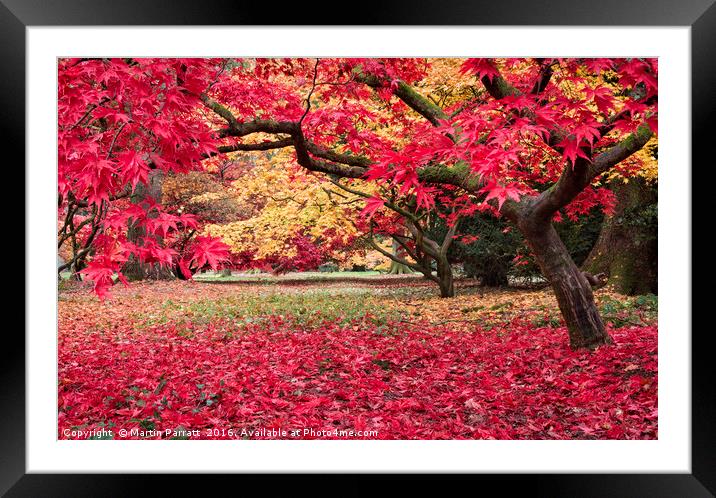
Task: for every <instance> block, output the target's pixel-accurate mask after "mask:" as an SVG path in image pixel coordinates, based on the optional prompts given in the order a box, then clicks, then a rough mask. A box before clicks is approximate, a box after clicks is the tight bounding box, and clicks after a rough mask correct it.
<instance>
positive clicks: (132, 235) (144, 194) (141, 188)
mask: <svg viewBox="0 0 716 498" xmlns="http://www.w3.org/2000/svg"><path fill="white" fill-rule="evenodd" d="M163 183H164V172H163V171H161V170H154V171H152V172H150V174H149V179H148V184H144V183H139V184H137V188H136V189H135V191H134V194H133V195H132V197H131V200H132V202H133V203H134V204H142V203H144V202H145V201H146V200H147V198H150V197H151V198H153V199H156V200H157V201H159V200H161V196H162V185H163ZM150 216H151V215H150ZM143 236H144V229H143V228H142V227H139V226H137V224H136V223H134V222H133V223H132V225H130V226H129V227H128V228H127V239H128V240H129V241H130V242H137V241H138V240H139V239H141V238H142V237H143ZM122 273H123V274H124V276H125V277H126V278H127V279H128V280H130V281H135V280H144V279H146V278H154V279H157V280H168V279H171V278H174V274H173V273H172V271H171V269H170V268H165V267H160V265H158V264H147V263H142V262H141V261H139V260H138V259H137V258H136V257H135V256H134V255H131V256H130V257H129V260H128V261H127V262H126V263H125V264H124V266H123V267H122Z"/></svg>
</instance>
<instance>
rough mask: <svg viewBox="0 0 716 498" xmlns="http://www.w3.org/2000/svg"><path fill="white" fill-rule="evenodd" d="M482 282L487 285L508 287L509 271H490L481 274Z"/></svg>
mask: <svg viewBox="0 0 716 498" xmlns="http://www.w3.org/2000/svg"><path fill="white" fill-rule="evenodd" d="M480 283H481V284H482V285H484V286H486V287H507V285H508V283H509V282H508V281H507V273H505V272H502V271H490V272H485V273H483V274H482V275H481V278H480Z"/></svg>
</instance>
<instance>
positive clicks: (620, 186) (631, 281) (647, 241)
mask: <svg viewBox="0 0 716 498" xmlns="http://www.w3.org/2000/svg"><path fill="white" fill-rule="evenodd" d="M612 190H613V191H614V193H615V194H616V197H617V205H616V209H615V212H614V215H612V216H609V217H607V218H605V219H604V223H603V224H602V229H601V232H600V234H599V238H598V239H597V242H596V244H595V245H594V248H593V249H592V251H591V252H590V254H589V256H588V257H587V259H586V261H585V262H584V264H583V265H582V269H583V270H584V271H587V272H589V273H592V274H598V273H604V274H606V275H607V277H608V283H609V284H610V285H613V286H614V289H615V290H616V291H618V292H620V293H622V294H627V295H635V294H648V293H656V292H657V291H658V289H657V237H656V231H657V222H656V205H657V204H656V202H657V192H656V187H653V186H650V185H648V184H647V183H646V182H645V181H644V180H643V179H642V178H632V179H630V180H629V182H628V183H624V182H621V181H618V182H616V183H615V184H613V185H612Z"/></svg>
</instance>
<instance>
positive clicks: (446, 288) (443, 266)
mask: <svg viewBox="0 0 716 498" xmlns="http://www.w3.org/2000/svg"><path fill="white" fill-rule="evenodd" d="M437 263H438V286H439V287H440V297H455V283H454V279H453V275H452V266H450V263H449V262H448V260H447V257H446V258H444V259H442V260H438V262H437Z"/></svg>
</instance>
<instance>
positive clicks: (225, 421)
mask: <svg viewBox="0 0 716 498" xmlns="http://www.w3.org/2000/svg"><path fill="white" fill-rule="evenodd" d="M327 275H330V274H327ZM344 277H346V278H333V277H327V278H323V277H322V276H321V275H320V274H319V275H318V276H317V277H316V278H306V277H305V276H303V277H299V278H290V277H284V278H276V279H263V280H262V281H258V282H257V281H242V280H241V279H240V278H238V279H231V278H230V279H228V281H219V279H215V280H216V281H213V282H212V281H211V279H205V280H204V281H191V282H182V281H158V282H138V283H133V284H132V285H131V286H129V287H124V286H121V285H117V286H115V287H114V288H113V290H112V291H113V292H112V297H111V299H108V300H106V301H104V302H100V301H99V300H98V299H97V297H96V296H94V295H93V294H92V293H90V292H88V291H87V289H86V287H85V286H83V285H72V284H67V283H65V284H64V285H63V286H62V290H61V291H60V292H59V303H58V307H59V332H58V351H59V358H58V386H59V387H58V389H59V393H58V394H59V395H58V409H59V437H60V438H63V439H75V438H87V437H99V438H104V437H108V436H107V433H106V432H105V433H98V432H96V431H98V430H99V429H104V430H108V431H111V432H110V436H109V437H112V438H130V439H145V438H175V439H176V438H180V439H181V438H192V439H193V438H201V439H208V438H212V439H234V438H236V439H256V438H281V439H294V438H310V439H315V438H319V439H356V438H358V439H365V438H367V439H596V438H598V439H654V438H656V437H657V434H658V432H657V418H658V412H657V300H656V297H655V296H640V297H626V296H620V295H618V294H616V293H614V292H611V291H610V290H609V289H600V290H599V291H597V292H596V298H597V302H598V306H599V308H600V311H601V312H602V316H603V317H604V319H605V321H606V322H607V324H608V327H609V330H610V334H611V337H612V338H613V340H614V343H613V344H611V345H607V346H602V347H600V348H599V349H598V350H596V351H594V352H585V351H577V352H575V351H571V350H570V349H569V347H568V345H567V344H568V338H567V331H566V329H565V327H564V325H563V323H562V321H561V318H560V314H559V310H558V308H557V305H556V301H555V299H554V295H553V294H552V292H551V291H550V290H549V289H541V290H525V289H519V290H518V289H486V288H482V287H478V286H477V285H475V284H474V282H473V281H468V280H463V281H458V284H457V293H458V296H457V297H455V298H451V299H440V298H438V297H437V296H436V294H437V289H436V288H435V286H434V285H432V284H430V283H428V282H426V281H424V280H422V279H420V278H416V277H413V276H404V277H403V276H385V275H360V276H345V275H344ZM73 431H75V432H73ZM292 431H293V432H292ZM351 431H352V432H351Z"/></svg>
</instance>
